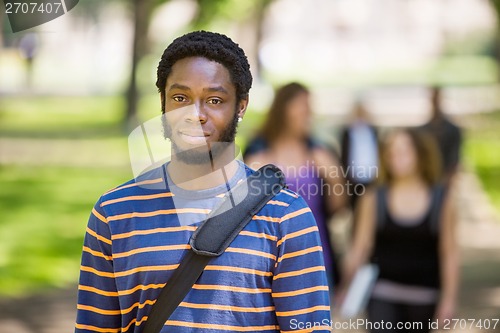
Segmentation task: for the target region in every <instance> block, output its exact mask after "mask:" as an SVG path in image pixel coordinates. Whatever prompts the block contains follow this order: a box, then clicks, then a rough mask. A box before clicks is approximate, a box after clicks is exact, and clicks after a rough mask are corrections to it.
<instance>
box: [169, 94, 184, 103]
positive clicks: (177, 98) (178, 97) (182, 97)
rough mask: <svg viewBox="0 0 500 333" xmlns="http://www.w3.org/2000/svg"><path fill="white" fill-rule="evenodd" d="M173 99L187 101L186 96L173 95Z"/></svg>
mask: <svg viewBox="0 0 500 333" xmlns="http://www.w3.org/2000/svg"><path fill="white" fill-rule="evenodd" d="M172 99H173V100H174V101H176V102H179V103H180V102H185V101H186V98H185V97H184V96H174V97H172Z"/></svg>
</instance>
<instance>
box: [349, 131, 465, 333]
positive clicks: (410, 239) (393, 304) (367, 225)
mask: <svg viewBox="0 0 500 333" xmlns="http://www.w3.org/2000/svg"><path fill="white" fill-rule="evenodd" d="M439 165H440V161H439V155H438V152H437V147H436V146H435V143H434V142H433V141H432V139H431V138H430V137H429V136H426V135H425V134H424V133H422V132H420V131H417V130H415V129H401V130H396V131H395V132H393V133H392V134H390V135H389V136H388V137H387V139H386V140H385V142H384V143H383V144H382V152H381V167H382V170H381V181H382V183H383V185H382V186H379V187H378V188H375V189H372V190H369V191H367V193H366V194H365V196H363V197H362V198H361V201H360V205H359V207H358V208H359V212H358V218H359V220H358V221H357V223H358V224H357V225H358V228H357V229H356V233H355V235H354V240H353V244H352V247H351V249H350V251H348V254H347V256H346V258H345V266H344V268H345V270H344V274H345V275H344V278H345V279H344V280H343V281H344V282H346V284H347V283H348V282H349V281H350V280H351V279H352V277H353V275H354V274H355V272H356V271H357V269H358V268H359V267H360V266H361V265H362V264H364V263H365V262H367V261H368V260H370V261H371V262H373V263H375V264H377V265H378V268H379V276H378V279H377V281H376V283H375V286H374V289H373V292H372V295H371V299H370V301H369V303H368V317H369V321H371V322H374V323H375V322H377V323H380V322H381V321H382V320H383V321H384V322H386V323H387V322H391V323H392V325H393V327H394V328H395V327H396V325H397V323H398V322H403V323H407V324H406V325H409V326H413V328H409V326H407V327H406V329H404V330H401V331H407V332H411V331H419V332H426V331H429V320H432V319H433V317H435V318H437V319H439V322H440V323H441V324H442V320H443V319H446V318H448V319H450V318H452V316H453V314H454V311H455V304H456V300H457V289H458V253H457V246H456V242H455V217H454V209H453V208H452V204H451V200H450V196H449V195H445V193H444V190H443V188H444V187H443V186H441V185H439V179H438V177H439V173H440V167H439ZM415 323H422V324H421V325H422V326H421V328H420V327H416V326H414V325H418V324H415ZM386 328H387V327H386ZM371 331H372V332H381V331H384V330H383V329H380V330H377V329H372V330H371Z"/></svg>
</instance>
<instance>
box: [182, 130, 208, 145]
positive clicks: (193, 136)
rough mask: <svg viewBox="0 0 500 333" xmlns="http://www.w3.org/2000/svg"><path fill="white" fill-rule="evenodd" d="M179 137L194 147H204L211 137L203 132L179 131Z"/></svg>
mask: <svg viewBox="0 0 500 333" xmlns="http://www.w3.org/2000/svg"><path fill="white" fill-rule="evenodd" d="M179 137H180V138H181V139H182V141H184V142H186V143H188V144H192V145H203V144H206V143H207V139H208V137H209V135H208V134H207V133H204V132H201V131H189V130H182V131H179Z"/></svg>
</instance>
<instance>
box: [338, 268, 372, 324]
mask: <svg viewBox="0 0 500 333" xmlns="http://www.w3.org/2000/svg"><path fill="white" fill-rule="evenodd" d="M377 277H378V266H377V265H374V264H367V265H363V266H361V267H360V268H359V269H358V271H357V272H356V274H355V275H354V279H353V280H352V282H351V284H350V285H349V289H348V290H347V294H346V296H345V299H344V302H343V303H342V306H341V308H340V315H341V316H342V317H343V318H353V317H357V316H358V315H359V314H360V313H361V312H362V311H363V310H364V309H365V307H366V304H367V303H368V299H369V298H370V295H371V293H372V289H373V285H374V284H375V281H376V280H377Z"/></svg>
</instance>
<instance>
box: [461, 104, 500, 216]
mask: <svg viewBox="0 0 500 333" xmlns="http://www.w3.org/2000/svg"><path fill="white" fill-rule="evenodd" d="M464 123H465V124H468V130H467V133H466V140H465V144H464V150H463V152H464V157H465V160H466V163H468V164H469V165H470V166H472V167H473V169H474V170H475V171H476V173H477V175H478V176H479V178H480V180H481V183H482V185H483V188H484V189H485V191H486V193H487V194H488V196H489V198H490V200H491V202H492V204H493V206H494V207H495V208H496V210H497V212H498V213H500V132H499V131H498V130H499V129H500V111H496V112H492V113H487V114H481V115H475V116H470V117H468V119H465V121H464Z"/></svg>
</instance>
